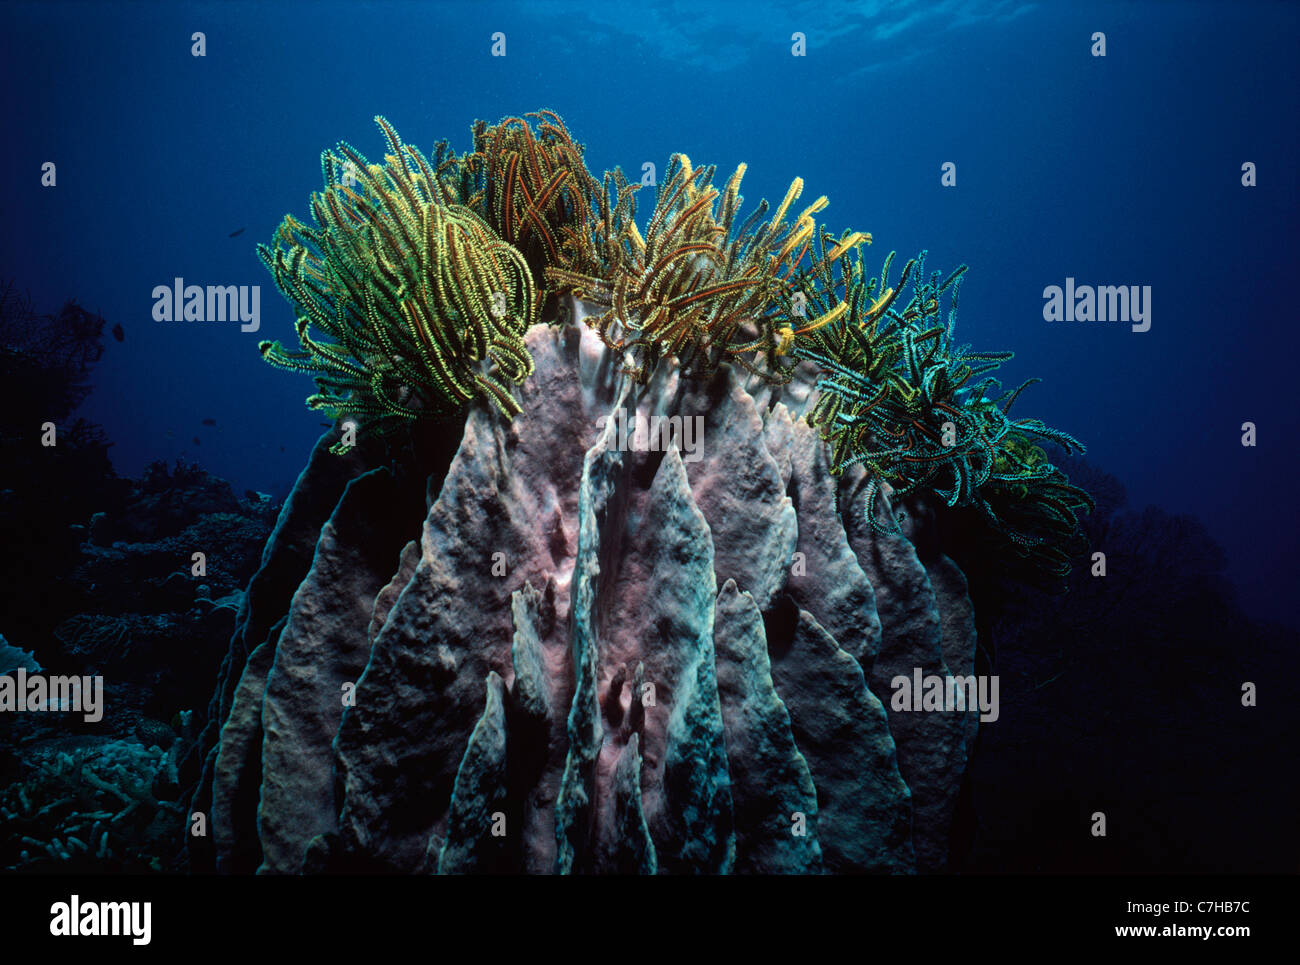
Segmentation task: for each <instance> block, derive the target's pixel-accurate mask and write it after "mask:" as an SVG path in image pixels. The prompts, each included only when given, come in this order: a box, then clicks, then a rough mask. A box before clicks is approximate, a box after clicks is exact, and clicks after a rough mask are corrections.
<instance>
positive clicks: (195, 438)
mask: <svg viewBox="0 0 1300 965" xmlns="http://www.w3.org/2000/svg"><path fill="white" fill-rule="evenodd" d="M193 442H194V444H195V445H196V446H201V445H203V443H201V442H199V437H198V436H195V437H194V440H193Z"/></svg>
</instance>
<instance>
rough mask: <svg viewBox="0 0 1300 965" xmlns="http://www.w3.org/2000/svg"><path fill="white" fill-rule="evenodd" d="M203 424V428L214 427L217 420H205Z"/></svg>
mask: <svg viewBox="0 0 1300 965" xmlns="http://www.w3.org/2000/svg"><path fill="white" fill-rule="evenodd" d="M203 424H204V425H205V426H215V425H216V424H217V420H216V419H212V418H207V419H204V420H203Z"/></svg>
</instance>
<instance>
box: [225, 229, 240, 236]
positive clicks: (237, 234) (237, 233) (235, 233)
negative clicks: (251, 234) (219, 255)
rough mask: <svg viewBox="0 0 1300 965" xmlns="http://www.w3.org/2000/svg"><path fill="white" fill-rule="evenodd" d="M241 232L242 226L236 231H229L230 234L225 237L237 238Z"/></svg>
mask: <svg viewBox="0 0 1300 965" xmlns="http://www.w3.org/2000/svg"><path fill="white" fill-rule="evenodd" d="M243 233H244V229H243V228H240V229H239V230H238V231H232V232H230V234H228V235H227V236H226V237H227V238H238V237H239V236H240V235H242V234H243Z"/></svg>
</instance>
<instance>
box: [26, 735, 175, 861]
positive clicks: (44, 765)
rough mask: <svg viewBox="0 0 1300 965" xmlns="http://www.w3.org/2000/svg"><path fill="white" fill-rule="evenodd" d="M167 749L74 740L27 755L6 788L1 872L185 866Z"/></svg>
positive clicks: (171, 753)
mask: <svg viewBox="0 0 1300 965" xmlns="http://www.w3.org/2000/svg"><path fill="white" fill-rule="evenodd" d="M182 747H183V743H182V739H181V738H179V737H176V736H175V735H172V736H171V739H170V740H168V742H167V747H166V748H164V747H160V746H158V745H157V744H155V745H153V746H150V747H145V746H144V745H142V744H139V743H136V742H134V741H125V740H106V739H102V738H69V739H64V740H62V741H58V742H50V743H47V744H43V745H40V746H35V747H29V748H27V749H26V750H25V753H24V759H23V765H22V774H21V775H20V777H19V779H18V780H16V781H14V782H12V783H10V784H8V785H7V786H5V787H3V788H0V867H3V868H4V869H5V870H6V871H11V872H12V871H17V872H24V873H49V872H57V873H65V874H77V873H80V874H86V873H93V874H104V873H124V872H125V873H141V872H146V873H147V872H157V871H163V870H171V871H175V870H177V868H178V867H179V862H178V860H177V859H178V857H179V855H178V854H177V852H178V850H179V849H178V846H177V843H176V839H177V831H178V828H179V827H180V826H181V825H182V823H183V820H184V813H183V811H182V807H181V804H180V803H179V802H178V797H179V794H180V789H181V788H180V783H179V780H178V775H177V770H176V763H177V759H178V757H179V755H180V753H181V750H182Z"/></svg>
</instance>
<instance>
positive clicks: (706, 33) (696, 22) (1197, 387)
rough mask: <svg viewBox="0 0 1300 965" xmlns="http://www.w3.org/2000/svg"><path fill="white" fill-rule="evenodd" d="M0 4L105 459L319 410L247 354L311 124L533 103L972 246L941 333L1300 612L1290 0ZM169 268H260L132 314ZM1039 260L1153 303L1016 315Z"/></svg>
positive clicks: (277, 329)
mask: <svg viewBox="0 0 1300 965" xmlns="http://www.w3.org/2000/svg"><path fill="white" fill-rule="evenodd" d="M0 18H2V20H3V24H4V30H3V40H2V41H0V44H2V46H0V80H2V82H3V89H4V90H5V91H6V92H7V93H6V97H5V99H4V104H5V107H4V111H5V122H6V123H5V125H4V129H5V132H6V137H5V143H6V149H5V150H4V151H3V152H0V219H2V223H3V225H4V230H3V233H2V237H0V276H4V277H9V278H13V279H14V280H16V281H17V283H18V285H19V286H20V287H22V288H27V289H29V290H30V292H31V294H32V297H33V299H34V301H35V305H36V307H37V309H38V310H41V311H54V310H56V309H57V308H58V306H59V305H61V304H62V302H63V301H64V299H66V298H68V297H70V296H75V297H76V298H78V299H79V300H80V302H81V303H82V304H83V305H85V306H87V307H89V308H91V309H97V310H98V311H100V312H102V313H103V315H104V316H105V317H106V318H107V319H108V321H109V324H110V325H112V324H113V323H120V324H121V325H122V327H123V329H124V333H125V340H124V341H123V342H121V343H118V342H116V341H112V340H109V341H108V343H107V352H106V354H105V357H104V360H103V361H102V362H101V363H100V366H99V368H98V373H97V377H96V389H95V392H94V393H93V395H92V396H91V397H90V399H89V400H88V401H87V403H86V404H85V406H84V408H83V410H82V412H83V414H84V415H86V416H87V417H88V418H91V419H93V420H95V421H99V422H101V423H103V425H104V426H105V427H106V429H107V432H108V435H109V437H110V438H111V439H113V440H114V441H115V447H114V448H113V449H112V450H111V451H112V454H113V458H114V462H115V465H116V467H117V469H118V471H119V472H121V473H124V474H138V473H139V472H140V471H141V470H142V469H143V467H144V466H145V465H147V464H148V463H149V462H151V461H153V460H156V459H159V458H164V459H167V460H169V461H170V460H173V459H175V458H177V457H181V456H185V457H188V458H193V459H196V460H197V461H199V462H200V463H201V464H202V465H203V466H204V467H205V468H207V469H209V470H210V471H212V472H214V473H216V474H218V475H221V476H225V477H227V478H229V479H231V480H232V482H234V484H235V485H236V487H237V489H238V490H242V489H244V488H251V489H258V490H262V491H271V492H276V493H278V494H283V493H284V492H285V491H286V490H287V488H288V486H289V485H290V483H291V481H292V479H293V478H294V477H295V476H296V474H297V472H298V470H299V469H300V468H301V466H302V464H303V462H304V459H305V456H306V453H307V452H308V450H309V447H310V446H311V444H312V442H313V440H314V439H315V438H316V437H317V436H318V434H319V433H320V431H321V429H320V425H319V423H320V421H321V419H320V418H319V416H318V414H317V413H314V412H311V411H309V410H307V409H306V408H305V407H304V406H303V398H304V397H305V396H306V395H307V394H308V393H309V392H310V391H311V384H310V381H309V379H307V378H306V377H292V376H289V375H286V374H284V373H282V372H279V371H276V370H273V369H271V368H270V367H269V366H267V365H266V364H265V363H263V362H262V361H261V360H260V359H259V357H258V352H257V348H256V346H257V342H258V341H259V340H260V339H263V338H280V339H284V340H285V341H286V342H287V343H292V341H293V332H292V327H291V326H292V316H291V313H290V310H289V307H288V305H287V303H285V302H284V301H283V300H282V299H281V298H280V297H279V295H278V294H277V292H276V291H275V289H274V287H273V286H272V285H271V283H270V279H269V276H268V275H267V274H266V272H265V271H264V270H263V268H262V266H261V264H260V262H259V261H258V260H257V257H256V255H255V245H256V243H257V242H259V241H263V240H268V239H269V237H270V235H271V234H272V232H273V231H274V230H275V228H276V226H277V225H278V223H279V221H280V219H281V217H282V216H283V215H284V214H285V213H286V212H293V213H295V214H296V215H297V216H299V217H300V218H302V219H304V220H306V219H307V218H308V216H309V212H308V209H307V199H308V195H309V194H310V192H311V191H312V190H315V189H317V188H318V187H319V186H320V168H319V154H320V152H321V150H323V149H324V148H327V147H330V146H332V145H333V144H335V143H336V142H337V141H338V140H340V139H344V140H347V141H349V142H350V143H352V144H353V145H355V146H356V147H357V148H359V149H360V150H361V151H362V152H363V153H365V154H367V155H369V156H371V157H378V156H380V155H381V154H382V145H383V142H382V140H381V138H380V135H379V132H378V130H377V129H376V128H375V126H374V124H373V122H372V117H373V116H374V115H375V114H377V113H383V114H384V115H386V116H387V117H388V118H389V119H390V120H392V121H393V123H394V124H395V126H396V127H397V129H398V131H399V132H401V133H402V135H403V137H404V138H405V139H406V140H408V141H410V142H413V143H416V144H418V145H420V146H421V147H422V148H424V149H425V150H426V151H427V150H428V149H430V148H431V146H432V144H433V142H434V141H435V140H437V139H440V138H444V137H445V138H450V139H451V141H452V144H453V146H454V147H456V148H457V149H461V150H463V149H467V148H468V147H469V143H470V139H469V131H470V125H471V123H472V121H473V120H474V119H475V118H480V117H481V118H485V119H487V120H491V121H495V120H498V119H500V118H501V117H503V116H506V115H512V114H519V113H523V112H526V111H530V110H535V109H538V108H542V107H547V108H551V109H554V110H556V111H558V112H559V113H560V114H561V115H562V116H563V117H564V119H565V121H566V122H567V124H568V126H569V128H570V130H571V131H572V132H573V133H574V136H575V137H576V138H577V139H578V140H579V141H581V142H583V143H585V144H586V145H587V146H588V153H587V160H588V166H589V167H590V168H591V169H592V170H593V171H594V172H596V173H597V174H599V173H600V172H601V171H603V170H604V169H605V168H607V167H613V166H614V165H621V166H622V167H623V169H624V170H625V171H627V172H629V174H630V175H632V176H633V177H634V178H635V177H636V176H638V175H639V174H640V171H641V169H642V167H641V166H642V164H643V163H644V162H646V161H651V162H654V163H655V164H656V166H657V168H658V170H659V172H660V173H661V175H662V173H663V172H664V171H665V169H666V167H667V162H668V157H669V155H670V154H671V153H672V152H674V151H683V152H685V153H686V154H688V155H689V156H690V157H691V159H692V160H693V161H695V162H696V163H697V164H699V163H716V164H717V165H718V167H719V180H721V179H722V178H723V177H725V176H726V175H727V174H729V173H730V172H731V170H732V169H733V168H734V167H735V165H736V164H737V163H739V162H741V161H744V162H747V163H748V165H749V168H748V173H747V175H746V177H745V180H744V194H745V196H746V198H747V199H748V200H749V201H750V202H751V203H752V202H754V201H756V200H757V199H758V198H760V197H767V198H769V199H770V200H772V201H774V202H775V201H778V200H779V199H780V197H781V196H782V195H783V194H784V192H785V189H786V187H787V186H788V184H789V182H790V180H791V179H792V178H793V177H795V176H799V177H802V178H803V179H804V180H805V183H806V186H807V187H806V189H805V197H804V201H805V202H806V201H810V200H811V199H812V198H814V197H816V196H817V195H819V194H827V195H829V197H830V199H831V205H830V207H829V208H828V209H827V210H826V211H825V212H824V213H823V215H822V217H823V219H824V223H826V224H828V225H829V226H830V227H832V228H834V229H835V230H836V231H837V232H838V231H840V230H842V229H844V228H847V227H853V228H857V229H862V230H866V231H870V232H872V233H873V235H874V237H875V247H874V248H873V254H874V256H875V257H876V258H877V259H878V260H879V259H883V257H884V255H885V254H886V253H887V252H888V251H889V250H890V249H895V248H896V249H898V250H899V253H900V256H907V255H911V254H915V253H916V252H917V251H918V250H920V249H921V248H928V249H929V253H930V254H929V264H930V266H931V267H933V268H945V269H946V268H949V267H952V266H955V265H956V264H958V263H961V262H966V263H968V264H969V265H970V266H971V270H970V272H969V274H968V276H967V278H966V281H965V284H964V287H963V290H962V307H961V312H960V317H959V328H958V331H959V334H960V335H961V336H962V340H964V341H970V342H972V343H974V344H975V345H976V346H978V347H981V348H988V349H1013V350H1015V351H1016V353H1017V357H1016V359H1015V361H1014V362H1012V363H1010V364H1009V365H1008V366H1005V367H1004V373H1005V376H1006V381H1007V382H1010V383H1012V384H1015V383H1018V382H1019V381H1020V380H1022V379H1023V378H1027V377H1029V376H1031V375H1037V376H1040V377H1042V378H1043V379H1044V383H1043V384H1041V385H1038V386H1035V387H1033V388H1032V389H1030V390H1029V391H1028V392H1027V393H1026V395H1025V396H1024V397H1022V400H1021V402H1020V403H1018V411H1019V414H1020V415H1035V416H1038V417H1040V418H1042V419H1044V420H1045V421H1046V422H1048V423H1049V424H1051V425H1055V426H1059V427H1061V428H1064V429H1066V430H1067V431H1069V432H1071V433H1073V434H1074V435H1076V436H1078V437H1079V438H1081V439H1083V440H1084V441H1085V442H1087V443H1088V445H1089V458H1090V459H1092V460H1093V461H1095V462H1096V463H1097V464H1098V465H1099V466H1101V467H1102V468H1103V469H1105V470H1107V471H1108V472H1110V473H1113V474H1114V475H1116V476H1117V477H1119V478H1120V479H1121V480H1122V482H1123V483H1124V485H1125V486H1126V487H1127V489H1128V493H1129V502H1130V504H1131V505H1133V506H1136V507H1140V506H1142V505H1145V504H1148V503H1153V504H1157V505H1159V506H1160V507H1162V508H1164V509H1166V510H1168V511H1170V512H1187V513H1193V514H1196V515H1198V516H1200V517H1202V518H1203V519H1205V521H1206V522H1207V524H1208V526H1209V528H1210V530H1211V532H1212V533H1213V534H1214V535H1215V536H1216V538H1217V539H1218V540H1219V541H1221V542H1222V543H1223V544H1224V545H1225V547H1226V548H1227V550H1228V553H1229V558H1230V561H1231V563H1230V566H1231V569H1230V573H1231V575H1232V577H1233V579H1234V580H1235V581H1236V583H1237V584H1238V586H1239V590H1240V593H1241V598H1242V600H1243V601H1244V602H1245V604H1246V607H1247V609H1248V610H1249V611H1250V612H1251V613H1252V614H1255V615H1258V616H1262V617H1269V618H1273V619H1278V620H1282V621H1285V622H1288V623H1290V624H1292V625H1300V619H1298V618H1297V617H1296V615H1295V613H1294V610H1293V608H1292V606H1291V603H1290V600H1291V599H1292V594H1293V579H1292V574H1293V571H1294V560H1295V555H1296V549H1297V526H1296V514H1295V508H1294V498H1295V490H1294V480H1295V479H1296V477H1297V472H1296V470H1297V468H1300V460H1297V458H1296V455H1295V449H1296V440H1297V439H1298V438H1300V417H1298V416H1297V407H1296V405H1295V403H1294V401H1293V400H1294V398H1295V390H1294V388H1293V385H1292V381H1293V380H1292V373H1293V371H1294V366H1295V362H1296V359H1297V341H1298V336H1297V334H1296V332H1297V326H1296V321H1295V311H1294V305H1293V303H1291V302H1288V301H1287V298H1288V297H1294V291H1295V289H1294V286H1293V285H1292V284H1289V282H1290V281H1291V279H1292V277H1293V275H1294V273H1295V270H1296V268H1297V264H1298V263H1300V259H1298V258H1297V254H1298V252H1297V241H1296V226H1297V223H1298V219H1297V213H1298V209H1297V189H1296V176H1295V172H1296V170H1297V161H1298V160H1300V159H1298V157H1297V155H1298V151H1297V130H1298V126H1297V118H1298V117H1300V111H1298V110H1297V107H1298V106H1300V105H1298V101H1300V83H1298V82H1297V81H1298V78H1297V58H1296V52H1297V50H1298V49H1300V45H1298V44H1297V40H1298V39H1300V8H1298V7H1297V6H1296V5H1290V4H1281V3H1236V4H1192V3H1185V4H1180V3H1164V2H1161V3H1124V4H1084V3H1070V4H1068V5H1067V4H1063V3H1050V4H1022V3H965V2H945V3H935V4H924V3H905V4H898V5H888V4H884V3H871V2H861V3H837V4H831V3H813V2H805V3H796V4H781V5H778V4H772V3H767V2H745V3H737V4H730V3H718V2H706V3H685V2H680V3H671V4H658V5H657V4H651V3H638V4H635V5H624V4H604V3H581V2H574V3H522V4H500V3H472V4H471V3H436V4H417V3H413V2H411V3H405V2H404V3H374V4H335V3H310V4H308V3H301V4H297V3H294V4H289V3H271V4H258V5H244V4H237V3H221V4H204V5H199V4H162V3H157V4H154V3H148V4H116V3H103V4H94V5H82V4H72V3H58V2H55V3H40V4H8V5H5V6H4V7H3V9H0ZM196 30H201V31H204V32H205V34H206V43H207V55H206V57H202V58H196V57H193V56H191V53H190V48H191V40H190V37H191V34H192V33H193V32H194V31H196ZM496 31H502V32H504V33H505V35H506V44H507V46H506V57H505V58H493V57H491V56H490V48H491V42H492V41H491V37H492V34H493V33H494V32H496ZM795 31H801V32H803V33H804V34H805V35H806V37H807V56H806V57H802V58H796V57H793V56H791V52H790V48H791V35H792V33H794V32H795ZM1094 31H1104V32H1105V34H1106V38H1107V56H1106V57H1104V58H1097V57H1093V56H1091V55H1090V47H1091V39H1090V38H1091V35H1092V34H1093V32H1094ZM46 161H54V162H55V163H56V164H57V179H58V180H57V186H56V187H53V188H42V187H41V186H40V183H39V179H40V172H41V165H42V164H43V163H44V162H46ZM947 161H951V162H953V163H955V164H956V166H957V185H956V187H954V188H945V187H942V186H941V184H940V165H941V164H943V163H944V162H947ZM1246 161H1251V162H1254V163H1255V165H1256V166H1257V170H1258V186H1257V187H1253V188H1246V187H1243V186H1242V185H1241V165H1242V164H1243V162H1246ZM649 200H650V198H648V197H643V198H642V199H641V202H642V203H641V210H642V212H643V213H644V211H646V210H647V209H648V207H649V205H648V203H647V202H648V201H649ZM241 228H243V229H246V230H244V232H243V233H242V234H240V235H239V236H238V237H234V238H231V237H229V235H230V234H231V232H234V231H237V230H238V229H241ZM896 272H897V268H896V269H895V273H896ZM177 276H181V277H183V278H184V279H185V280H186V282H187V283H189V284H200V285H209V284H221V285H261V286H262V305H261V309H262V319H261V322H262V327H261V330H260V331H258V332H256V333H245V332H241V331H240V330H239V327H238V326H237V325H234V324H230V323H226V324H221V323H185V322H171V323H167V322H162V323H160V322H155V321H154V320H153V319H152V317H151V311H152V308H153V299H152V295H151V293H152V291H153V289H154V287H155V286H157V285H170V284H171V283H172V279H173V278H175V277H177ZM1067 277H1073V278H1075V279H1076V280H1077V282H1078V283H1079V284H1093V285H1149V286H1151V288H1152V324H1151V329H1150V331H1148V332H1145V333H1135V332H1132V331H1130V329H1129V326H1127V325H1119V324H1102V323H1095V322H1094V323H1081V324H1080V323H1066V322H1055V323H1048V322H1046V321H1044V319H1043V315H1042V308H1043V289H1044V288H1045V287H1046V286H1048V285H1064V284H1065V279H1066V278H1067ZM204 418H215V419H216V420H217V426H216V427H215V428H213V427H206V426H203V425H202V424H201V423H202V420H203V419H204ZM1245 421H1252V422H1255V423H1256V424H1257V426H1258V438H1259V445H1258V446H1257V447H1255V448H1244V447H1243V446H1242V445H1241V444H1240V435H1241V428H1240V427H1241V424H1242V423H1243V422H1245ZM194 437H198V438H199V439H200V443H201V444H200V445H199V446H195V445H194V443H193V441H192V440H193V438H194Z"/></svg>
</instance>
